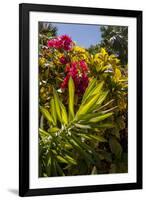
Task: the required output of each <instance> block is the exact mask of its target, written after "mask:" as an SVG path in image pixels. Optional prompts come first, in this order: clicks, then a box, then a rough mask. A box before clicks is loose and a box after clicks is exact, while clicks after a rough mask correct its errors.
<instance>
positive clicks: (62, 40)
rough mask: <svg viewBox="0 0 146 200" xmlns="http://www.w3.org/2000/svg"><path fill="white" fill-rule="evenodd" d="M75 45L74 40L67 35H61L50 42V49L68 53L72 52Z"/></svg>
mask: <svg viewBox="0 0 146 200" xmlns="http://www.w3.org/2000/svg"><path fill="white" fill-rule="evenodd" d="M73 45H74V43H73V41H72V39H71V38H70V37H69V36H67V35H61V36H58V37H56V38H54V39H51V40H49V41H48V47H53V48H56V49H64V50H66V51H70V50H71V49H72V47H73Z"/></svg>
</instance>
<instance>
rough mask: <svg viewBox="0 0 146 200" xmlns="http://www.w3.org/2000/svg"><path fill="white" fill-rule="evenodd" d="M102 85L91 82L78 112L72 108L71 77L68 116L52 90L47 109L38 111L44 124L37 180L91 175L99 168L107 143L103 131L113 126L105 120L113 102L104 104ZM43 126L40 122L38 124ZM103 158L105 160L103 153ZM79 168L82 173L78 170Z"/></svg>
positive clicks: (43, 108) (73, 93)
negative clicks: (45, 123)
mask: <svg viewBox="0 0 146 200" xmlns="http://www.w3.org/2000/svg"><path fill="white" fill-rule="evenodd" d="M103 84H104V82H97V81H96V79H92V80H91V81H90V84H89V86H88V87H87V89H86V91H85V93H84V95H83V98H82V102H81V104H80V105H79V108H78V109H77V110H75V108H74V96H75V86H74V81H73V79H72V78H71V77H70V79H69V82H68V91H69V94H68V96H69V100H68V112H67V109H66V107H65V106H64V105H63V103H62V101H61V100H60V98H59V96H58V93H57V91H56V90H55V89H53V97H52V99H51V101H50V107H49V108H45V107H40V111H41V113H42V115H43V117H44V118H45V119H46V120H47V122H48V124H47V126H46V127H42V126H40V127H41V128H40V129H39V133H40V176H59V175H67V174H68V175H77V174H84V173H86V174H91V173H93V172H92V171H93V169H94V173H95V169H96V171H97V169H98V164H100V161H101V160H102V159H101V155H102V148H100V145H99V144H100V143H107V139H106V138H105V137H104V135H103V132H102V129H104V128H111V127H113V124H112V123H111V122H109V120H108V122H107V119H110V117H111V116H112V115H113V112H112V111H113V110H114V109H115V107H114V108H110V109H107V108H108V105H110V103H111V102H112V101H113V100H110V101H108V102H106V97H107V94H108V91H104V90H103ZM41 123H42V121H41ZM104 153H105V156H106V152H104ZM81 166H82V168H83V169H81V170H80V167H81Z"/></svg>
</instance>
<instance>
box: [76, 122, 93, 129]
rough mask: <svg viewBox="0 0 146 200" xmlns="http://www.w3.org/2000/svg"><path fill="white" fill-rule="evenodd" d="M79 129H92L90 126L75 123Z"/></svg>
mask: <svg viewBox="0 0 146 200" xmlns="http://www.w3.org/2000/svg"><path fill="white" fill-rule="evenodd" d="M74 125H75V126H76V127H77V128H81V129H91V128H92V127H91V126H89V125H83V124H78V123H75V124H74Z"/></svg>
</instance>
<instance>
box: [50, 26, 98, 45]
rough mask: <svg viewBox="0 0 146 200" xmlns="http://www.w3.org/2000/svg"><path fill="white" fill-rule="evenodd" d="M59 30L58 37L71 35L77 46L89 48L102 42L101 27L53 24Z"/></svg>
mask: <svg viewBox="0 0 146 200" xmlns="http://www.w3.org/2000/svg"><path fill="white" fill-rule="evenodd" d="M52 24H53V25H54V26H56V27H57V28H58V31H57V33H58V35H63V34H66V35H69V36H70V37H71V38H72V40H73V41H75V42H76V43H77V45H79V46H82V47H85V48H88V47H90V45H95V44H97V43H99V42H100V40H101V32H100V26H98V25H86V24H66V23H52Z"/></svg>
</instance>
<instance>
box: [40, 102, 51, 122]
mask: <svg viewBox="0 0 146 200" xmlns="http://www.w3.org/2000/svg"><path fill="white" fill-rule="evenodd" d="M40 111H41V113H42V114H43V116H44V117H45V118H46V119H47V120H48V122H49V124H54V122H53V118H52V116H51V115H50V113H49V111H48V110H47V109H46V108H44V107H42V106H40Z"/></svg>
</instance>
